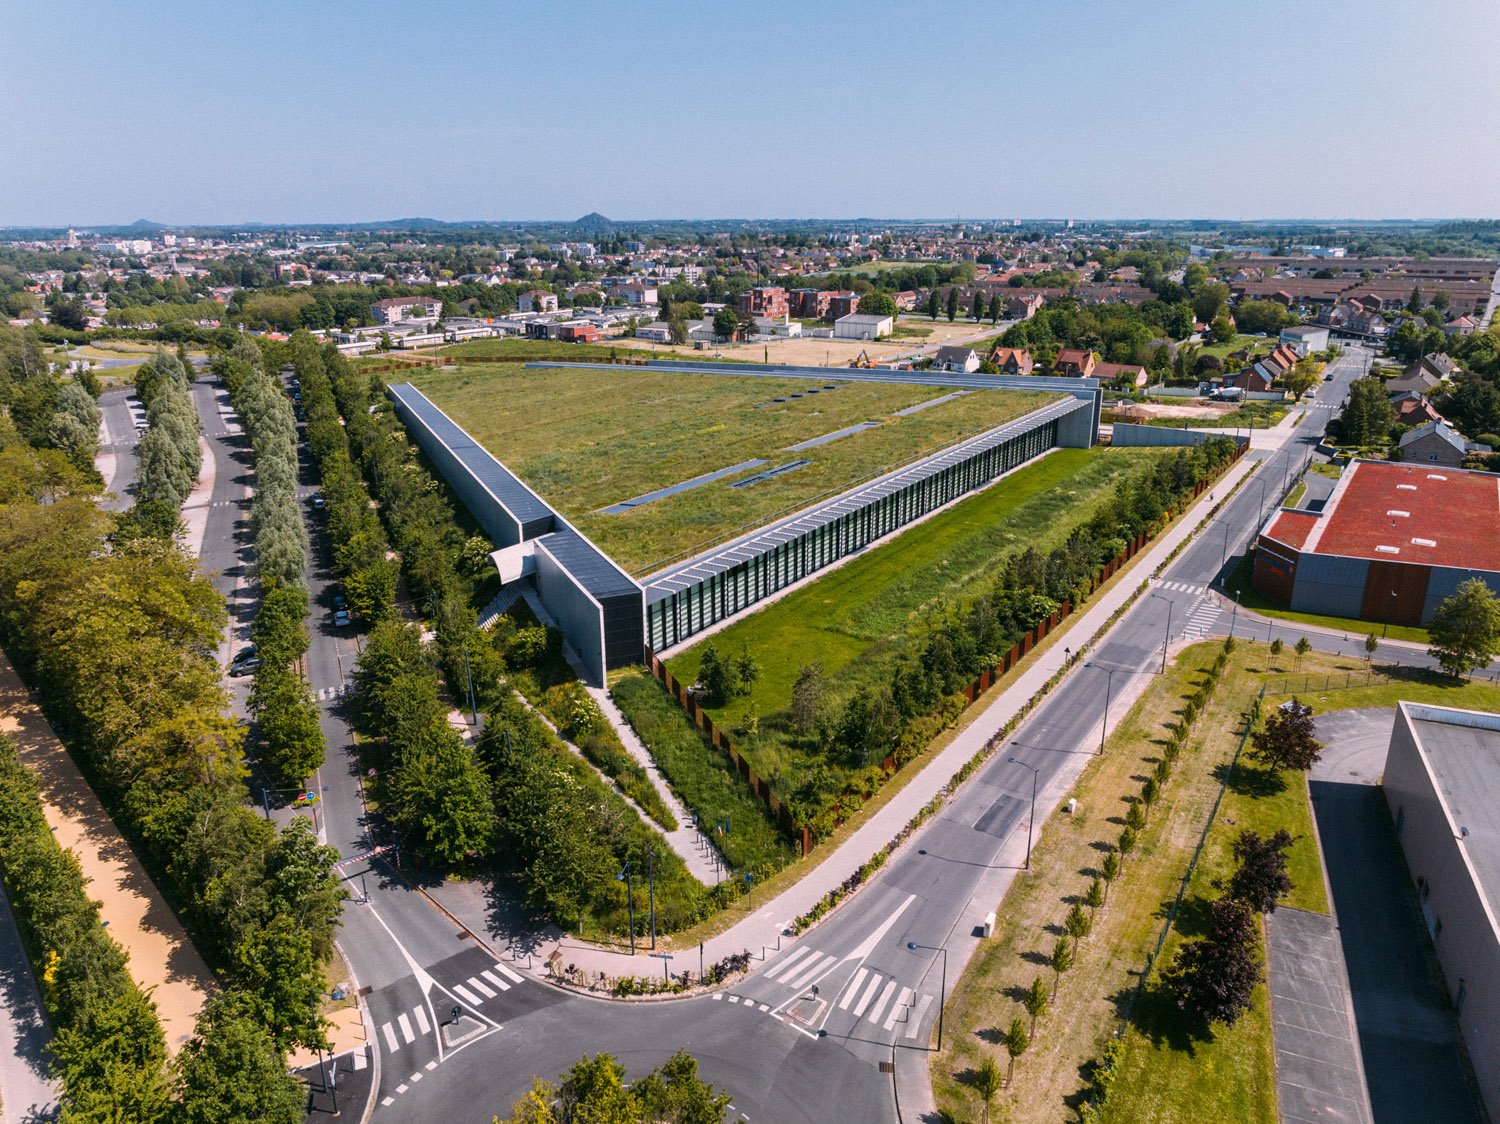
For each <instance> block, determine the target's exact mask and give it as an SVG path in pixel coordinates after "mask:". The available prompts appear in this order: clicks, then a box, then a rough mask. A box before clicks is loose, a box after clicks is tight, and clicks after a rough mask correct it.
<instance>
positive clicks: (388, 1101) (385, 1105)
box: [380, 1097, 396, 1108]
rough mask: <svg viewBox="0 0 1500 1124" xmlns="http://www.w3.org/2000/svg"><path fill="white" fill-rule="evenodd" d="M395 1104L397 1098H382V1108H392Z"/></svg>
mask: <svg viewBox="0 0 1500 1124" xmlns="http://www.w3.org/2000/svg"><path fill="white" fill-rule="evenodd" d="M395 1103H396V1098H395V1097H381V1098H380V1104H381V1106H382V1107H383V1108H390V1107H391V1105H393V1104H395Z"/></svg>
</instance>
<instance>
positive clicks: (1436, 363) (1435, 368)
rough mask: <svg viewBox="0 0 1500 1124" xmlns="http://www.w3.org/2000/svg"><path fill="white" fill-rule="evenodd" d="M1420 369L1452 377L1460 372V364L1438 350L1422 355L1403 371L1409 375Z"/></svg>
mask: <svg viewBox="0 0 1500 1124" xmlns="http://www.w3.org/2000/svg"><path fill="white" fill-rule="evenodd" d="M1418 370H1423V371H1429V372H1431V373H1432V374H1434V375H1436V376H1437V377H1438V378H1440V379H1451V378H1452V377H1453V376H1454V375H1456V374H1457V373H1458V364H1457V363H1455V362H1454V361H1453V360H1452V359H1450V358H1448V356H1446V355H1444V354H1443V353H1442V352H1441V351H1438V352H1434V353H1433V354H1431V355H1424V356H1422V358H1420V359H1418V360H1417V361H1416V362H1415V363H1413V364H1411V365H1410V366H1409V367H1407V368H1406V370H1405V371H1404V372H1402V373H1403V374H1407V375H1409V374H1412V373H1413V372H1415V371H1418Z"/></svg>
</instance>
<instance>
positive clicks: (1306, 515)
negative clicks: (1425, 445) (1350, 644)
mask: <svg viewBox="0 0 1500 1124" xmlns="http://www.w3.org/2000/svg"><path fill="white" fill-rule="evenodd" d="M1475 577H1477V578H1481V579H1483V580H1484V582H1485V583H1486V584H1487V585H1489V587H1490V588H1491V589H1492V590H1494V591H1495V592H1496V593H1500V476H1496V475H1494V474H1492V473H1488V472H1466V471H1464V470H1463V469H1457V468H1441V469H1439V468H1437V467H1435V466H1429V465H1422V464H1393V463H1389V462H1386V461H1364V460H1357V461H1353V462H1351V463H1350V465H1349V466H1348V467H1347V468H1346V469H1344V472H1343V475H1342V476H1340V477H1339V481H1338V483H1337V484H1336V485H1335V486H1334V489H1333V494H1332V495H1330V496H1329V497H1328V500H1327V501H1326V502H1325V503H1324V505H1323V508H1322V510H1321V511H1278V512H1276V513H1275V514H1273V515H1272V516H1271V518H1270V519H1268V520H1267V521H1266V523H1265V525H1264V526H1263V527H1262V528H1261V531H1260V535H1259V536H1258V538H1257V540H1256V547H1255V572H1254V585H1255V588H1256V589H1257V590H1258V591H1260V592H1261V593H1262V594H1264V595H1265V596H1266V597H1269V598H1270V599H1271V600H1273V601H1276V602H1277V603H1279V604H1281V605H1285V606H1286V607H1288V608H1290V609H1295V610H1296V611H1298V612H1303V613H1318V614H1321V615H1325V616H1333V617H1353V618H1358V619H1360V620H1367V621H1376V622H1389V623H1391V624H1412V625H1415V624H1426V623H1427V622H1428V621H1430V620H1431V619H1432V615H1433V613H1434V612H1436V611H1437V607H1438V606H1439V605H1440V604H1442V603H1443V601H1444V600H1445V599H1447V598H1448V597H1450V596H1452V595H1453V593H1454V591H1455V590H1457V589H1458V586H1459V584H1460V583H1462V582H1463V581H1465V580H1467V579H1469V578H1475Z"/></svg>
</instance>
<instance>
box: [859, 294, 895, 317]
mask: <svg viewBox="0 0 1500 1124" xmlns="http://www.w3.org/2000/svg"><path fill="white" fill-rule="evenodd" d="M859 311H860V312H861V313H862V314H863V315H866V316H895V315H896V312H897V309H896V302H895V301H894V300H893V299H892V298H891V295H890V294H889V293H882V292H881V291H880V290H879V289H872V290H870V292H868V293H866V294H865V295H864V296H862V297H860V298H859Z"/></svg>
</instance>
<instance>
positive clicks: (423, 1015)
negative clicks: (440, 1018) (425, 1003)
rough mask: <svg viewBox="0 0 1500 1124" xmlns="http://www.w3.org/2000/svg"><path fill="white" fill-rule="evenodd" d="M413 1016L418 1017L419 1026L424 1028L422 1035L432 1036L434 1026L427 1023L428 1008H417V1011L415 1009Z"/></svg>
mask: <svg viewBox="0 0 1500 1124" xmlns="http://www.w3.org/2000/svg"><path fill="white" fill-rule="evenodd" d="M412 1014H414V1015H416V1016H417V1026H419V1027H421V1028H422V1033H423V1034H430V1033H432V1024H431V1023H430V1022H428V1021H427V1008H426V1007H417V1008H416V1009H414V1010H413V1011H412Z"/></svg>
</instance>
